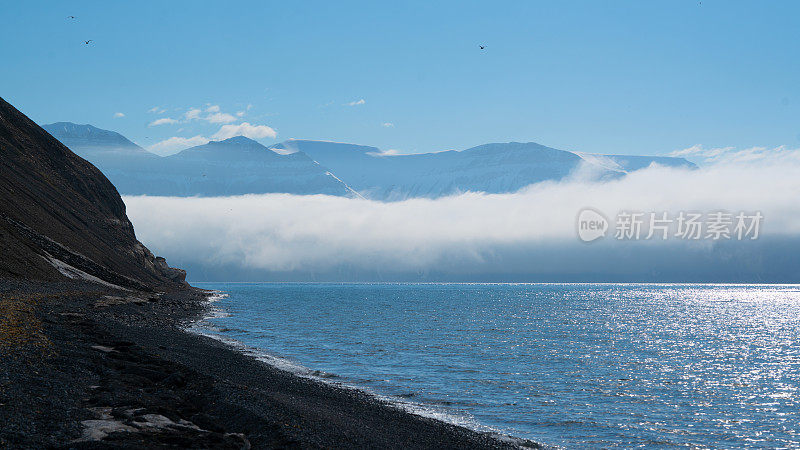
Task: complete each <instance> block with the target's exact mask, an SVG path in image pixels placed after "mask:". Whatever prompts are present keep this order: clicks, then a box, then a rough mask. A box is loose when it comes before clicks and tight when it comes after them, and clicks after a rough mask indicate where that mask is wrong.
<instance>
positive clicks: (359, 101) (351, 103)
mask: <svg viewBox="0 0 800 450" xmlns="http://www.w3.org/2000/svg"><path fill="white" fill-rule="evenodd" d="M364 103H367V102H366V101H365V100H364V99H363V98H362V99H359V100H355V101H352V102H350V103H348V104H347V106H358V105H363V104H364Z"/></svg>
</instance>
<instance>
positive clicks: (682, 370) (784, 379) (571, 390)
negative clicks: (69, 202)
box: [201, 283, 800, 448]
mask: <svg viewBox="0 0 800 450" xmlns="http://www.w3.org/2000/svg"><path fill="white" fill-rule="evenodd" d="M201 287H204V288H208V289H218V290H221V291H224V292H226V293H228V294H229V296H228V297H227V298H224V299H222V300H220V301H219V302H218V303H216V306H218V307H220V308H221V309H223V310H224V311H226V312H228V313H229V315H224V316H222V317H217V318H214V319H210V321H209V322H210V325H211V326H212V327H213V329H215V330H216V332H218V333H220V334H222V335H224V336H225V337H228V338H232V339H235V340H238V341H240V342H241V343H243V344H245V345H247V346H249V347H253V348H259V349H263V350H265V351H266V352H268V353H269V354H272V355H278V356H281V357H284V358H286V359H288V360H289V361H291V362H292V363H294V364H297V365H301V366H304V367H306V368H310V369H314V370H317V371H320V372H318V373H320V374H326V376H329V377H332V376H336V378H331V379H332V380H335V381H338V382H342V383H345V384H351V385H356V386H361V387H364V388H366V389H368V390H370V391H372V392H375V393H377V394H382V395H388V396H392V397H393V398H395V399H397V400H399V401H401V402H407V403H408V404H412V405H413V404H420V405H427V406H428V407H429V408H430V410H431V411H433V412H434V413H437V414H443V415H446V416H447V417H449V418H450V419H451V420H456V421H460V422H461V423H465V424H469V425H472V426H482V427H489V428H491V429H494V430H497V431H501V432H504V433H508V434H511V435H516V436H521V437H527V438H531V439H533V440H536V441H539V442H542V443H545V444H550V445H561V446H567V447H615V446H618V447H634V446H644V447H648V448H651V447H661V446H664V447H668V446H687V445H697V446H709V447H726V448H731V447H747V446H754V447H797V446H800V401H799V399H800V392H798V389H799V388H800V287H798V286H740V285H735V286H734V285H637V284H624V285H622V284H620V285H592V284H584V285H574V284H572V285H569V284H568V285H562V284H532V285H520V284H227V283H214V284H202V285H201ZM478 424H479V425H478Z"/></svg>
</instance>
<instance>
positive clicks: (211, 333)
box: [184, 290, 530, 444]
mask: <svg viewBox="0 0 800 450" xmlns="http://www.w3.org/2000/svg"><path fill="white" fill-rule="evenodd" d="M211 292H212V293H211V294H209V296H208V300H207V303H206V304H205V305H204V307H205V308H206V311H205V315H203V316H201V317H199V318H197V319H195V320H193V321H191V322H190V323H189V324H188V326H186V327H184V331H186V332H188V333H192V334H197V335H199V336H204V337H208V338H211V339H214V340H217V341H219V342H221V343H222V344H224V345H227V346H229V347H230V348H231V349H233V350H234V351H236V352H239V353H241V354H243V355H246V356H249V357H251V358H254V359H256V360H258V361H261V362H263V363H264V364H267V365H269V366H270V367H272V368H274V369H277V370H281V371H284V372H287V373H288V374H291V375H294V376H297V377H301V378H306V379H309V380H312V381H315V382H319V383H323V384H325V385H329V386H332V387H334V388H337V389H345V390H355V391H358V392H361V393H364V394H367V395H369V396H371V397H373V398H374V399H375V401H377V402H380V403H385V404H387V405H388V406H389V407H392V408H396V409H399V410H401V411H403V412H406V413H408V414H412V415H415V416H419V417H423V418H426V419H432V420H436V421H440V422H444V423H447V424H450V425H453V426H457V427H462V428H466V429H469V430H472V431H474V432H476V433H482V434H488V435H490V436H492V437H494V438H496V439H498V440H500V441H504V442H511V443H520V444H522V443H525V442H530V440H529V439H526V438H521V437H517V436H513V435H509V434H506V433H503V432H501V431H499V430H495V429H492V428H491V427H489V426H486V425H483V424H481V423H480V422H478V421H477V420H475V419H474V418H473V417H472V416H471V415H470V416H464V417H460V416H457V415H454V414H452V413H449V412H447V411H445V410H442V409H440V408H437V407H436V406H435V405H430V404H425V403H418V402H412V401H408V400H406V399H403V398H401V397H396V396H393V395H391V394H381V393H378V392H375V391H373V390H372V389H370V388H368V387H365V386H360V385H358V384H356V383H348V382H347V381H340V380H344V379H343V378H342V377H341V376H340V375H338V374H335V373H328V372H325V371H322V370H318V369H314V368H310V367H306V366H304V365H302V364H300V363H295V362H293V361H291V360H290V359H287V358H285V357H283V356H281V355H275V354H272V353H269V351H268V350H265V349H260V348H257V347H251V346H248V345H246V344H244V343H243V342H240V341H238V340H236V339H234V338H230V337H228V336H225V335H224V334H223V333H224V331H223V330H219V329H216V328H215V327H214V326H213V325H211V324H209V323H208V322H207V321H209V320H213V319H215V318H220V317H230V316H231V315H232V313H229V312H227V311H225V310H224V309H223V308H217V307H214V303H216V302H217V301H219V300H222V299H224V298H228V297H229V294H228V293H226V292H223V291H218V290H211ZM204 323H205V324H204Z"/></svg>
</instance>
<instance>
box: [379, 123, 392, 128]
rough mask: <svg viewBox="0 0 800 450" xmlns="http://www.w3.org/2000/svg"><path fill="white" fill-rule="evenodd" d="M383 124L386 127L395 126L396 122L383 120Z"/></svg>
mask: <svg viewBox="0 0 800 450" xmlns="http://www.w3.org/2000/svg"><path fill="white" fill-rule="evenodd" d="M381 126H382V127H384V128H394V124H393V123H392V122H383V123H382V124H381Z"/></svg>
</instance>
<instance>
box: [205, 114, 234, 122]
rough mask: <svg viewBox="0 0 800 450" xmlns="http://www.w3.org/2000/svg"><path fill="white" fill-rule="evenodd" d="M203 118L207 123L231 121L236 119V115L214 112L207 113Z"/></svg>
mask: <svg viewBox="0 0 800 450" xmlns="http://www.w3.org/2000/svg"><path fill="white" fill-rule="evenodd" d="M205 120H206V121H208V122H209V123H231V122H235V121H236V117H233V116H232V115H230V114H228V113H221V112H215V113H213V114H209V115H207V116H206V117H205Z"/></svg>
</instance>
